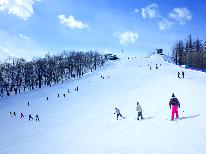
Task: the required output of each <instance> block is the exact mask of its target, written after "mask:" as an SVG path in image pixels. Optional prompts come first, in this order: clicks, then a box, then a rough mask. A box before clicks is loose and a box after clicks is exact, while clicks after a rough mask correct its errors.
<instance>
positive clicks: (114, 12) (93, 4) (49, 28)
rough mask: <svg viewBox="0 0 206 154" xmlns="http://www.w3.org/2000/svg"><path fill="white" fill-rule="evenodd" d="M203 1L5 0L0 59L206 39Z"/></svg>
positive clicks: (0, 10)
mask: <svg viewBox="0 0 206 154" xmlns="http://www.w3.org/2000/svg"><path fill="white" fill-rule="evenodd" d="M205 5H206V2H204V1H203V0H198V2H197V1H191V0H181V1H180V0H167V1H166V0H156V1H149V0H101V1H97V0H52V1H51V0H0V19H1V22H0V58H2V57H6V56H8V55H12V56H18V57H25V58H29V59H31V58H32V57H34V56H35V57H39V56H44V55H45V54H46V53H51V54H53V53H59V52H61V51H63V50H73V49H76V50H84V51H88V50H98V51H112V52H115V53H117V54H118V53H119V52H121V49H123V50H124V51H125V52H128V53H135V54H145V55H147V54H148V53H149V52H152V51H155V49H156V48H163V49H164V51H165V52H166V53H168V52H169V51H170V49H171V46H172V44H173V43H174V42H175V41H176V40H179V39H185V38H186V37H187V36H188V35H189V34H192V35H193V37H194V38H196V37H199V38H201V39H205V37H206V33H205V32H206V30H205V28H204V27H206V24H205V15H206V10H205V9H204V6H205Z"/></svg>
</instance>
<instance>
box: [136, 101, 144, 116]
mask: <svg viewBox="0 0 206 154" xmlns="http://www.w3.org/2000/svg"><path fill="white" fill-rule="evenodd" d="M136 111H137V112H138V116H137V120H139V117H141V119H143V116H142V107H141V106H140V105H139V102H138V101H137V107H136Z"/></svg>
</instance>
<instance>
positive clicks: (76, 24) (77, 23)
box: [58, 15, 88, 29]
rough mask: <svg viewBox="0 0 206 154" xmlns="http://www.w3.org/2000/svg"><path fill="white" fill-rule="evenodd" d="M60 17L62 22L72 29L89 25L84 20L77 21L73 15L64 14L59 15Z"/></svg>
mask: <svg viewBox="0 0 206 154" xmlns="http://www.w3.org/2000/svg"><path fill="white" fill-rule="evenodd" d="M58 18H59V20H60V23H61V24H63V25H66V26H68V27H70V28H71V29H75V28H76V29H83V28H87V27H88V25H87V24H85V23H83V22H82V21H77V20H76V19H75V18H74V17H73V16H72V15H70V16H69V17H68V18H67V17H65V16H64V15H59V16H58Z"/></svg>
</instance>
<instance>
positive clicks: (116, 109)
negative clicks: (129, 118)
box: [114, 107, 123, 120]
mask: <svg viewBox="0 0 206 154" xmlns="http://www.w3.org/2000/svg"><path fill="white" fill-rule="evenodd" d="M114 114H117V120H118V117H119V116H120V117H122V115H121V113H120V110H119V109H118V108H116V107H115V112H114ZM122 118H123V117H122Z"/></svg>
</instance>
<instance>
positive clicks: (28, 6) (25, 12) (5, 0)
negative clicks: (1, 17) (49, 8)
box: [0, 0, 41, 20]
mask: <svg viewBox="0 0 206 154" xmlns="http://www.w3.org/2000/svg"><path fill="white" fill-rule="evenodd" d="M35 1H37V2H40V1H41V0H0V11H5V12H7V13H9V14H13V15H16V16H18V17H20V18H21V19H23V20H27V19H29V18H30V17H31V16H32V14H34V10H33V7H32V5H33V4H34V2H35Z"/></svg>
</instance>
